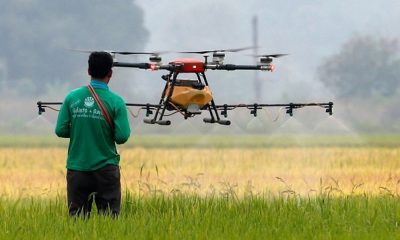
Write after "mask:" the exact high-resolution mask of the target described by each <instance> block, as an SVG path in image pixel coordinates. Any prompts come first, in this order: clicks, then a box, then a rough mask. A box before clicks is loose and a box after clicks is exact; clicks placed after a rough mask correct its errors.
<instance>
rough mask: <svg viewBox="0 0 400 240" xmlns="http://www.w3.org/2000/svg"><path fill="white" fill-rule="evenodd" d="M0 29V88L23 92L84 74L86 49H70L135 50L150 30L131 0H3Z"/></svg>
mask: <svg viewBox="0 0 400 240" xmlns="http://www.w3.org/2000/svg"><path fill="white" fill-rule="evenodd" d="M111 6H112V7H111ZM0 32H1V34H0V42H1V45H2V48H1V53H0V81H3V82H2V84H0V90H3V91H4V90H5V89H7V90H8V91H9V90H10V88H12V89H17V90H18V91H19V92H21V93H23V94H24V95H25V96H26V95H35V94H38V93H40V92H41V91H45V90H46V85H56V86H57V84H58V87H60V86H59V85H60V84H61V85H62V84H65V83H68V84H70V85H71V86H74V85H77V84H78V85H80V83H81V82H82V81H83V80H84V79H86V75H85V71H82V69H85V68H86V61H87V54H79V53H72V52H68V51H66V49H68V48H75V49H90V50H96V49H99V50H106V49H119V50H136V51H138V50H142V49H143V48H144V45H145V43H146V40H147V38H148V35H149V34H148V32H147V30H146V29H144V26H143V12H142V10H141V9H140V8H139V7H138V6H137V5H135V3H134V1H131V0H116V1H113V2H112V5H104V3H101V2H99V1H95V0H87V1H78V0H71V1H63V2H59V1H46V0H36V1H2V4H1V8H0ZM82 76H83V77H85V78H84V79H82V78H83V77H82ZM2 78H4V79H2Z"/></svg>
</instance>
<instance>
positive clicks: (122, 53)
mask: <svg viewBox="0 0 400 240" xmlns="http://www.w3.org/2000/svg"><path fill="white" fill-rule="evenodd" d="M66 50H69V51H74V52H82V53H92V52H97V51H103V52H108V53H110V54H119V55H153V56H158V55H161V54H165V53H169V52H168V51H157V52H128V51H114V50H88V49H72V48H67V49H66Z"/></svg>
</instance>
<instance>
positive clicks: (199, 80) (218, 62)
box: [38, 48, 333, 125]
mask: <svg viewBox="0 0 400 240" xmlns="http://www.w3.org/2000/svg"><path fill="white" fill-rule="evenodd" d="M246 49H248V48H239V49H226V50H210V51H198V52H180V53H182V54H187V53H191V54H202V55H204V61H202V60H199V59H195V58H179V59H176V60H173V61H170V62H169V63H168V64H162V63H161V60H162V59H161V57H160V53H147V52H146V53H143V52H116V51H109V52H110V53H111V54H113V55H115V54H121V55H134V54H149V55H150V58H149V60H150V62H149V63H129V62H118V61H114V64H113V66H114V67H129V68H139V69H148V70H153V71H157V70H166V71H168V74H166V75H162V76H161V78H162V79H163V80H165V86H164V89H163V91H162V93H161V97H160V100H159V102H158V104H150V103H146V104H144V103H127V104H126V105H127V107H138V108H141V109H145V110H146V117H148V118H146V119H144V122H145V123H148V124H159V125H170V124H171V121H170V120H166V119H165V118H166V117H168V116H170V115H172V114H175V113H180V114H182V116H183V117H184V119H188V118H191V117H194V116H196V115H200V114H201V113H202V112H203V111H206V112H208V113H209V115H210V117H209V118H203V121H204V122H205V123H218V124H222V125H230V123H231V122H230V121H229V120H226V119H222V116H223V117H225V118H226V117H227V115H228V114H227V113H228V110H233V109H235V108H247V109H249V110H250V114H252V115H254V116H257V111H258V110H259V109H262V108H264V107H281V108H285V109H286V113H288V114H289V115H290V116H292V115H293V109H297V108H302V107H306V106H319V107H323V108H325V109H326V112H328V113H329V114H330V115H332V107H333V103H332V102H328V103H289V104H259V103H254V104H236V105H231V104H222V105H216V104H215V102H214V97H213V94H212V91H211V88H210V86H209V82H208V80H207V77H206V74H205V72H206V71H207V70H209V69H210V70H226V71H234V70H261V71H273V70H274V65H272V61H273V58H278V57H281V56H284V55H286V54H272V55H271V54H270V55H259V56H257V57H259V63H258V64H255V65H236V64H224V58H225V52H237V51H241V50H246ZM85 52H86V51H85ZM208 53H213V55H212V60H211V61H210V62H209V61H208V57H209V56H207V55H205V54H208ZM183 75H184V76H185V77H186V76H187V75H190V76H191V78H189V79H188V78H182V76H183ZM59 104H61V103H60V102H40V101H39V102H38V108H39V114H41V113H42V112H44V108H45V107H48V108H51V107H50V105H59ZM167 112H172V113H167ZM150 116H152V117H150Z"/></svg>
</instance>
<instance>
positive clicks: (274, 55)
mask: <svg viewBox="0 0 400 240" xmlns="http://www.w3.org/2000/svg"><path fill="white" fill-rule="evenodd" d="M286 55H289V54H288V53H280V54H257V55H249V56H253V57H271V58H280V57H283V56H286Z"/></svg>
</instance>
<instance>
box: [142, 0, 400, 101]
mask: <svg viewBox="0 0 400 240" xmlns="http://www.w3.org/2000/svg"><path fill="white" fill-rule="evenodd" d="M136 4H138V5H139V6H140V7H141V8H142V9H143V10H144V25H145V27H146V28H147V29H149V31H150V36H149V41H148V42H147V44H146V50H149V51H150V50H179V51H182V50H183V51H188V50H192V51H193V50H203V49H221V48H236V47H246V46H251V45H252V25H251V24H252V23H251V22H252V18H253V17H254V16H257V18H258V22H259V27H258V28H259V37H258V42H259V46H260V47H261V48H260V49H258V50H257V51H258V52H259V53H263V54H264V53H269V54H271V53H289V54H290V55H289V56H287V57H284V58H280V59H278V60H276V61H275V65H276V71H275V72H274V73H272V74H271V73H261V74H260V75H259V76H260V79H261V80H262V89H263V92H264V94H263V98H262V100H264V101H271V100H276V101H279V100H282V99H286V98H291V96H293V99H294V100H296V99H298V100H310V99H309V98H318V99H321V100H325V99H328V98H329V99H331V98H334V96H333V95H332V93H331V92H330V90H329V89H326V88H325V87H324V86H323V85H322V84H321V83H320V82H319V81H318V79H317V77H316V69H317V67H318V66H319V65H320V64H321V62H323V61H324V60H325V59H327V58H328V57H330V56H332V55H334V54H335V53H337V52H339V50H340V47H341V46H342V45H343V44H344V43H345V42H346V41H348V40H349V39H350V38H352V37H354V36H358V35H360V36H363V35H371V36H379V37H384V38H397V37H398V36H399V33H400V30H399V29H398V28H396V27H394V26H393V24H394V23H397V22H400V2H399V1H395V0H381V1H361V0H346V1H344V0H339V1H326V0H298V1H289V0H281V1H270V0H267V1H262V0H247V1H232V0H231V1H229V0H218V1H215V0H202V1H199V0H194V1H183V0H170V1H157V0H136ZM248 53H252V52H251V51H250V52H246V53H243V54H232V55H234V56H227V58H226V62H228V61H229V60H231V61H232V63H237V64H239V63H242V62H244V63H252V61H254V60H253V58H251V57H248V56H246V54H248ZM210 75H211V76H210ZM228 75H229V76H228ZM210 77H211V78H216V80H215V81H219V80H217V79H223V80H221V81H223V82H222V83H218V82H216V83H214V82H212V83H210V84H215V87H216V88H217V89H216V90H218V91H224V90H223V89H225V88H226V85H227V83H226V82H228V81H230V80H231V79H238V80H237V81H234V82H233V83H232V82H229V84H231V85H233V86H234V89H233V90H232V92H233V93H234V95H235V98H236V99H239V100H243V101H249V100H252V99H254V87H252V86H251V85H252V84H253V78H254V73H250V72H247V73H237V72H235V73H224V74H221V73H209V78H210ZM226 78H229V79H226ZM244 85H246V86H244ZM239 89H240V90H239ZM243 89H245V90H246V92H245V94H241V92H242V93H243ZM270 89H273V91H270ZM222 100H231V99H230V97H229V96H225V97H223V98H222Z"/></svg>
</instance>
